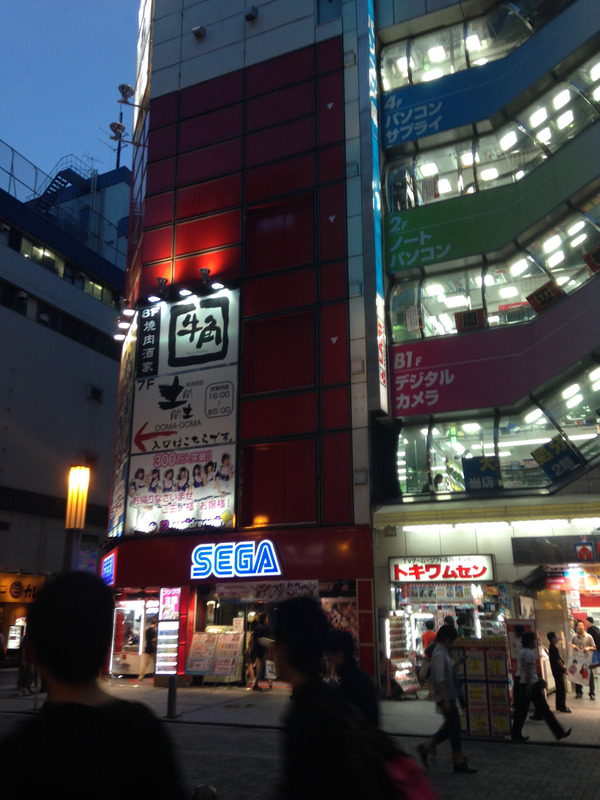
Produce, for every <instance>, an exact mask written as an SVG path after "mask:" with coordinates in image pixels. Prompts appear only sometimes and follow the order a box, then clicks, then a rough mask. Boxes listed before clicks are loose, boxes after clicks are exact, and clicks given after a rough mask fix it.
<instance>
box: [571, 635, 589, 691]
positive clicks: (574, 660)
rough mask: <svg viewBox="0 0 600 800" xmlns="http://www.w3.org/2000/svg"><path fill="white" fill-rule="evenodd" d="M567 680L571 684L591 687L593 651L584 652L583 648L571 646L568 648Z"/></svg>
mask: <svg viewBox="0 0 600 800" xmlns="http://www.w3.org/2000/svg"><path fill="white" fill-rule="evenodd" d="M567 650H568V652H567V661H568V663H567V678H568V680H570V681H571V683H576V684H578V685H579V686H589V685H590V669H591V664H592V660H593V655H594V651H593V650H587V651H586V650H583V649H582V648H581V647H575V645H569V647H568V648H567Z"/></svg>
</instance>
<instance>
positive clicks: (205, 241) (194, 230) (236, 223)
mask: <svg viewBox="0 0 600 800" xmlns="http://www.w3.org/2000/svg"><path fill="white" fill-rule="evenodd" d="M240 226H241V211H239V210H236V211H228V212H226V213H225V214H214V215H213V216H211V217H203V218H202V219H198V220H194V221H193V222H181V223H179V224H178V225H177V228H176V245H175V254H176V255H178V256H181V255H183V254H184V253H193V252H195V251H199V250H212V249H213V248H215V247H223V246H224V245H226V244H233V243H234V242H239V241H240Z"/></svg>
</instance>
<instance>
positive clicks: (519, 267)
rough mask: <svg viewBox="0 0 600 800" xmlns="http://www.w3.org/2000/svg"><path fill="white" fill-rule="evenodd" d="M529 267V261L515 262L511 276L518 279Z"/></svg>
mask: <svg viewBox="0 0 600 800" xmlns="http://www.w3.org/2000/svg"><path fill="white" fill-rule="evenodd" d="M528 266H529V261H527V259H526V258H521V259H520V260H519V261H515V263H514V264H513V265H512V266H511V267H510V274H511V275H512V276H513V277H515V278H516V277H517V275H521V274H522V273H523V272H525V270H526V269H527V267H528Z"/></svg>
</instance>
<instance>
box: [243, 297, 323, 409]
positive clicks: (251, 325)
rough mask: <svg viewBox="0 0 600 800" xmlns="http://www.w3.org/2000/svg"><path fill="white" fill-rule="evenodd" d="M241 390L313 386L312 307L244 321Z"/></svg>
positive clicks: (260, 390) (313, 333) (265, 390)
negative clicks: (293, 312)
mask: <svg viewBox="0 0 600 800" xmlns="http://www.w3.org/2000/svg"><path fill="white" fill-rule="evenodd" d="M243 347H244V350H243V352H244V357H243V393H244V394H253V393H257V392H271V391H277V390H283V389H294V388H302V387H305V386H314V385H315V378H316V368H315V320H314V311H312V310H310V311H303V312H299V313H295V314H287V315H285V316H279V317H265V318H264V319H256V320H249V321H247V322H246V323H245V325H244V342H243Z"/></svg>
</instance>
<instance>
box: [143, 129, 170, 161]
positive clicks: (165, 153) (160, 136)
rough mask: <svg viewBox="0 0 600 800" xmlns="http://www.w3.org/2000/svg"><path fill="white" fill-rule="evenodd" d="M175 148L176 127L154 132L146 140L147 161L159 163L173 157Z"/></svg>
mask: <svg viewBox="0 0 600 800" xmlns="http://www.w3.org/2000/svg"><path fill="white" fill-rule="evenodd" d="M176 146H177V125H169V126H168V127H166V128H160V130H157V131H154V132H153V133H152V136H150V137H149V139H148V161H149V162H150V161H159V160H160V159H161V158H169V156H174V155H175V150H176Z"/></svg>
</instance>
